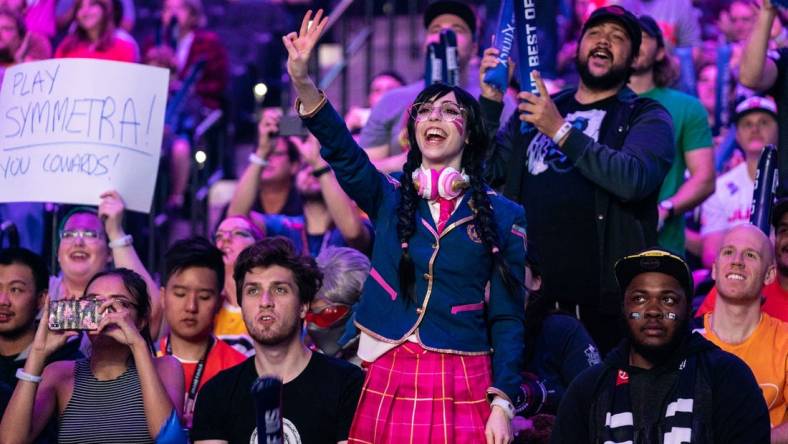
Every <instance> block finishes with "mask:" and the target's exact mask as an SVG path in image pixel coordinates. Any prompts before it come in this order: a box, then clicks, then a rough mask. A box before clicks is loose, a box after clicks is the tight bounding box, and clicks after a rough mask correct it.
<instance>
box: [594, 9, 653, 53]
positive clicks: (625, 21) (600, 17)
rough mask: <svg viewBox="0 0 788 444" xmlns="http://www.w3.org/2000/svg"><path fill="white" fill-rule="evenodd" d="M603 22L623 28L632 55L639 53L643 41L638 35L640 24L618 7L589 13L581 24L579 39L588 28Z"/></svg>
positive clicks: (627, 12) (629, 13)
mask: <svg viewBox="0 0 788 444" xmlns="http://www.w3.org/2000/svg"><path fill="white" fill-rule="evenodd" d="M604 22H616V23H618V24H619V25H621V26H623V27H624V30H626V32H627V34H628V35H629V40H630V42H632V54H634V55H637V54H638V53H640V42H641V41H642V40H643V36H642V35H641V34H640V33H641V30H640V22H639V21H638V18H637V17H635V15H634V14H632V13H631V12H629V11H628V10H626V9H624V8H622V7H621V6H618V5H613V6H605V7H603V8H599V9H597V10H596V11H594V12H593V13H591V16H590V17H588V20H586V22H585V23H584V24H583V32H581V33H580V38H581V39H582V38H583V35H585V33H586V31H587V30H588V28H590V27H592V26H596V25H598V24H600V23H604Z"/></svg>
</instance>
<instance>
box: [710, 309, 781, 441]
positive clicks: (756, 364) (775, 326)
mask: <svg viewBox="0 0 788 444" xmlns="http://www.w3.org/2000/svg"><path fill="white" fill-rule="evenodd" d="M703 328H704V329H705V332H704V333H703V335H704V336H705V337H706V339H708V340H709V341H711V342H713V343H714V344H715V345H717V346H718V347H720V348H721V349H723V350H725V351H726V352H728V353H732V354H734V355H736V356H738V357H739V358H740V359H741V360H742V361H744V362H745V363H747V365H748V366H749V367H750V370H752V373H753V375H755V380H756V381H758V385H759V386H760V387H761V390H762V391H763V397H764V398H765V399H766V405H767V406H768V407H769V419H770V421H771V423H772V427H775V426H778V425H780V424H782V423H784V422H786V420H788V416H787V415H786V400H787V399H788V383H786V376H788V324H786V323H785V322H782V321H780V320H779V319H774V318H773V317H771V316H769V315H768V314H766V313H763V314H761V321H760V322H759V323H758V327H756V328H755V331H753V333H752V334H751V335H750V337H749V338H747V340H745V341H744V342H742V343H741V344H728V343H725V342H722V340H720V338H718V337H717V335H716V334H714V331H713V330H712V329H711V313H709V314H706V315H705V316H704V317H703Z"/></svg>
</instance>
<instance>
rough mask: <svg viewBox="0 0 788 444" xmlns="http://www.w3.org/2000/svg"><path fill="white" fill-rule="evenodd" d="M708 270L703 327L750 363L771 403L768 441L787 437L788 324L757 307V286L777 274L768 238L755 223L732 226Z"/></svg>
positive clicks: (710, 337) (785, 440)
mask: <svg viewBox="0 0 788 444" xmlns="http://www.w3.org/2000/svg"><path fill="white" fill-rule="evenodd" d="M711 274H712V277H713V278H714V281H715V283H716V287H717V295H718V297H717V303H716V305H715V306H714V311H713V312H712V313H707V314H706V315H705V316H704V317H703V329H702V330H701V332H702V333H703V335H704V336H705V337H706V338H707V339H708V340H709V341H711V342H713V343H714V344H715V345H717V346H718V347H720V348H721V349H723V350H725V351H727V352H730V353H733V354H734V355H736V356H737V357H739V358H741V359H742V360H743V361H744V362H746V363H747V365H748V366H749V367H750V369H752V372H753V373H754V374H755V380H756V381H758V385H759V386H760V387H761V390H763V397H764V398H765V400H766V405H767V406H768V407H769V419H770V421H771V425H772V427H773V428H772V433H771V439H772V443H788V410H787V408H788V401H787V400H788V324H786V323H785V322H782V321H780V320H779V319H774V318H772V317H771V316H769V315H768V314H766V313H763V311H762V310H761V303H762V296H761V291H762V290H763V287H764V285H769V284H771V283H772V281H773V280H774V275H775V266H774V254H773V253H772V245H771V242H770V241H769V238H768V237H766V235H765V234H763V232H762V231H761V230H759V229H758V228H757V227H755V226H754V225H750V224H746V225H738V226H736V227H734V228H732V229H731V230H730V231H728V233H727V234H725V237H724V238H723V240H722V247H721V248H720V251H719V253H718V254H717V259H716V261H715V262H714V267H713V268H712V272H711Z"/></svg>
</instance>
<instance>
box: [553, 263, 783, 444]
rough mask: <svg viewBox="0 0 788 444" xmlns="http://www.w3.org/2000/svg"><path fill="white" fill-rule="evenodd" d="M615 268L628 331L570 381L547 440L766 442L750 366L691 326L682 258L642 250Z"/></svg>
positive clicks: (688, 285) (760, 399)
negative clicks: (600, 359) (597, 362)
mask: <svg viewBox="0 0 788 444" xmlns="http://www.w3.org/2000/svg"><path fill="white" fill-rule="evenodd" d="M615 273H616V277H617V279H618V281H619V283H620V285H621V288H622V289H623V290H624V304H623V315H624V318H625V319H626V327H627V333H628V338H626V339H624V340H623V341H622V342H621V343H620V344H619V345H618V347H616V348H615V349H614V350H613V351H612V352H611V353H610V355H609V356H608V357H607V358H606V359H605V361H604V362H603V363H602V364H601V365H597V366H595V367H592V368H590V369H588V370H586V371H584V372H583V373H581V374H580V375H579V376H578V377H577V378H575V380H574V381H573V382H572V384H571V385H570V386H569V389H568V390H567V392H566V394H565V395H564V398H563V401H562V402H561V406H560V407H559V409H558V418H557V419H556V423H555V426H554V427H553V436H552V442H553V443H556V444H557V443H572V444H582V443H592V442H593V443H596V442H615V443H625V442H637V443H657V442H664V443H689V442H715V443H736V444H739V443H764V444H766V443H768V442H769V425H768V423H769V419H768V413H767V410H766V404H765V403H764V402H763V397H762V396H761V394H760V390H758V385H757V384H756V382H755V379H754V378H753V376H752V373H751V372H750V370H749V369H748V368H747V365H746V364H745V363H744V362H742V361H741V360H740V359H739V358H737V357H735V356H733V355H731V354H729V353H727V352H724V351H722V350H720V349H719V348H717V347H715V346H714V345H713V344H712V343H711V342H709V341H707V340H706V339H704V338H703V337H702V336H700V335H699V334H697V333H690V330H689V323H688V320H689V319H690V310H691V304H690V301H691V300H692V288H693V286H692V274H691V273H690V270H689V267H687V264H686V263H685V262H684V260H683V259H681V258H680V257H678V256H676V255H674V254H672V253H670V252H668V251H666V250H660V249H652V250H645V251H642V252H640V253H638V254H635V255H632V256H627V257H625V258H623V259H621V260H620V261H618V262H617V263H616V266H615Z"/></svg>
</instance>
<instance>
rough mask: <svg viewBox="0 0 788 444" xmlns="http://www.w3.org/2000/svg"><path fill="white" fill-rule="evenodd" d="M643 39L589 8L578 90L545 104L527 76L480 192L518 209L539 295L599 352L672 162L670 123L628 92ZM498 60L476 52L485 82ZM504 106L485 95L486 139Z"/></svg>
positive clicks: (631, 19)
mask: <svg viewBox="0 0 788 444" xmlns="http://www.w3.org/2000/svg"><path fill="white" fill-rule="evenodd" d="M641 38H642V35H641V30H640V25H639V23H638V20H637V18H636V17H635V16H633V15H632V14H631V13H630V12H629V11H627V10H625V9H624V8H622V7H620V6H609V7H605V8H600V9H597V10H596V11H595V12H594V13H593V14H592V15H591V17H589V19H588V21H587V22H586V23H585V24H584V26H583V31H582V33H581V36H580V41H579V43H578V46H577V48H578V49H577V68H578V72H579V73H580V84H579V86H578V87H577V88H575V89H569V90H565V91H563V92H561V93H559V94H557V95H555V96H553V97H552V98H551V97H550V96H549V94H548V93H547V90H546V89H545V87H544V83H543V82H542V80H541V77H540V76H539V74H538V73H536V72H534V73H533V81H534V83H535V84H536V86H537V87H538V88H539V93H540V94H539V95H538V96H537V95H534V94H531V93H530V92H520V93H519V95H518V98H519V99H520V100H521V101H522V102H521V103H520V105H519V110H520V111H521V113H520V114H519V115H516V116H513V117H512V118H511V119H510V120H509V121H508V122H507V124H506V126H505V127H504V128H502V129H501V131H500V132H499V133H498V135H497V137H496V140H495V143H494V145H493V152H492V157H491V159H490V162H489V165H488V174H489V176H488V181H489V182H490V183H491V184H492V185H493V186H499V185H504V187H503V190H504V194H505V195H506V196H507V197H509V198H510V199H512V200H515V201H517V202H520V203H522V204H523V206H524V207H525V214H526V217H527V219H528V237H529V241H531V242H533V243H534V244H535V245H536V246H537V247H538V248H539V251H540V252H542V264H543V272H544V274H543V278H544V282H545V292H546V296H548V297H550V298H551V299H554V300H557V301H558V303H559V305H560V308H561V309H563V310H565V311H567V312H570V313H575V315H576V316H577V317H578V318H579V319H580V320H581V321H582V322H583V324H584V325H585V327H586V328H587V329H588V331H589V333H590V334H591V336H592V337H593V338H594V341H595V342H596V343H597V344H598V345H599V348H600V349H601V350H602V351H603V352H606V351H608V350H610V349H611V348H612V346H613V345H615V344H616V343H617V342H618V340H619V339H620V337H621V333H620V332H619V331H618V328H617V323H616V322H615V319H616V316H617V313H618V310H619V307H620V293H619V290H618V286H617V285H616V282H615V279H614V276H613V263H614V261H615V259H616V258H618V257H622V256H625V255H627V254H631V253H633V252H635V251H638V250H640V249H643V248H645V247H647V246H651V245H656V243H657V195H658V192H659V188H660V186H661V185H662V181H663V179H664V178H665V175H666V174H667V172H668V170H669V168H670V166H671V163H672V161H673V157H674V153H675V148H674V138H673V129H672V124H671V118H670V115H669V114H668V113H667V111H666V110H665V109H664V108H663V107H662V106H661V105H659V104H658V103H657V102H655V101H653V100H651V99H647V98H639V97H637V95H635V93H634V92H633V91H632V90H630V89H629V88H627V87H626V84H627V81H628V79H629V75H630V73H631V72H632V63H633V61H634V60H635V57H636V56H637V54H638V52H639V48H640V41H641ZM496 55H497V51H496V50H495V49H494V48H491V49H488V50H487V51H485V57H484V60H483V61H482V72H484V71H486V70H487V69H489V68H491V67H493V66H495V65H497V63H498V62H497V58H496ZM501 98H502V93H501V92H500V91H497V90H495V89H494V88H492V87H491V86H490V85H487V84H484V85H482V98H481V99H480V104H481V106H482V113H483V116H484V120H485V125H486V126H487V128H488V130H490V131H495V130H497V128H498V123H497V122H498V116H499V115H500V109H501ZM523 122H525V123H527V124H528V126H529V128H530V129H528V130H527V131H523V130H521V125H522V124H523Z"/></svg>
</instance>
